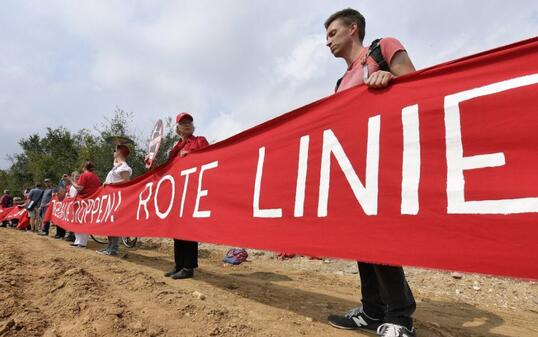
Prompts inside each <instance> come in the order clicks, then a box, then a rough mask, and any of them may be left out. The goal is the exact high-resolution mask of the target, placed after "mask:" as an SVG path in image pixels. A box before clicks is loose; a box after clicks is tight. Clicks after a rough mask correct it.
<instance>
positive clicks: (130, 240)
mask: <svg viewBox="0 0 538 337" xmlns="http://www.w3.org/2000/svg"><path fill="white" fill-rule="evenodd" d="M90 237H91V238H92V240H93V241H95V242H97V243H100V244H103V245H104V244H107V243H108V236H101V235H93V234H92V235H90ZM121 242H122V243H123V245H124V246H125V247H127V248H133V247H134V246H136V243H137V242H138V238H137V237H128V236H122V237H121Z"/></svg>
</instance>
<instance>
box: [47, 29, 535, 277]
mask: <svg viewBox="0 0 538 337" xmlns="http://www.w3.org/2000/svg"><path fill="white" fill-rule="evenodd" d="M335 77H337V76H336V75H335ZM253 108H255V107H253ZM537 127H538V39H537V38H535V39H531V40H527V41H523V42H520V43H516V44H513V45H510V46H506V47H502V48H498V49H495V50H492V51H489V52H485V53H482V54H478V55H475V56H471V57H467V58H463V59H460V60H457V61H453V62H449V63H446V64H441V65H439V66H435V67H432V68H428V69H425V70H421V71H418V72H416V73H413V74H410V75H408V76H404V77H401V78H398V79H397V80H396V81H394V83H393V84H392V85H391V86H390V87H388V88H386V89H384V90H371V89H368V88H367V87H365V86H358V87H355V88H352V89H350V90H346V91H344V92H342V93H339V94H337V95H333V96H330V97H327V98H325V99H322V100H320V101H317V102H314V103H312V104H309V105H307V106H305V107H302V108H300V109H297V110H295V111H292V112H290V113H287V114H285V115H282V116H280V117H278V118H275V119H273V120H270V121H268V122H266V123H263V124H261V125H259V126H257V127H254V128H252V129H249V130H247V131H245V132H242V133H240V134H238V135H236V136H234V137H231V138H229V139H227V140H224V141H222V142H219V143H216V144H214V145H212V146H210V147H208V148H206V149H204V150H201V151H198V152H196V153H192V154H189V155H188V156H187V157H185V158H179V157H178V158H176V159H175V160H173V161H171V162H169V163H167V164H166V165H164V166H161V167H159V168H157V169H155V170H153V171H151V172H149V173H148V174H146V175H144V176H141V177H138V178H137V179H135V180H133V181H131V182H129V183H126V184H122V185H117V186H106V187H103V188H101V189H100V190H99V191H98V192H97V193H96V194H95V195H93V196H92V197H91V198H89V199H77V200H69V199H66V200H64V202H63V203H55V206H54V207H55V208H54V211H53V222H55V223H58V224H60V225H62V226H63V227H65V228H67V229H69V230H74V231H76V232H86V233H97V234H111V235H116V236H118V235H124V236H127V235H129V236H153V237H176V238H183V239H190V240H197V241H203V242H213V243H221V244H230V245H235V246H239V247H255V248H262V249H268V250H273V251H286V252H293V253H302V254H306V255H314V256H331V257H340V258H349V259H358V260H362V261H369V262H376V263H386V264H396V265H414V266H422V267H431V268H441V269H450V270H461V271H470V272H480V273H489V274H497V275H510V276H516V277H524V278H534V279H538V249H537V242H538V214H537V213H538V174H537V169H536V167H538V150H537V149H538V132H537V131H536V129H537ZM206 136H210V135H206Z"/></svg>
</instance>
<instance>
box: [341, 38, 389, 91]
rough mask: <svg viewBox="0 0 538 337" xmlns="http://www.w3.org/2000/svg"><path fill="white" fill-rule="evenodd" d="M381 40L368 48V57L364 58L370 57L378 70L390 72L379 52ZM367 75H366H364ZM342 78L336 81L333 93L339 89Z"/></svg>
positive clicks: (375, 41) (377, 40) (376, 40)
mask: <svg viewBox="0 0 538 337" xmlns="http://www.w3.org/2000/svg"><path fill="white" fill-rule="evenodd" d="M381 40H382V39H375V40H374V41H373V42H372V44H371V45H370V47H369V48H368V55H367V56H366V57H367V58H368V57H371V58H372V59H373V60H374V61H375V63H377V65H378V66H379V70H383V71H390V69H389V65H388V63H387V61H386V60H385V57H384V56H383V53H382V52H381ZM365 75H368V74H365ZM343 78H344V77H340V78H339V79H338V81H336V87H335V88H334V92H336V91H337V90H338V87H340V84H341V83H342V79H343Z"/></svg>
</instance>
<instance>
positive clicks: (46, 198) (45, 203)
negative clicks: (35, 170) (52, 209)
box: [39, 178, 54, 235]
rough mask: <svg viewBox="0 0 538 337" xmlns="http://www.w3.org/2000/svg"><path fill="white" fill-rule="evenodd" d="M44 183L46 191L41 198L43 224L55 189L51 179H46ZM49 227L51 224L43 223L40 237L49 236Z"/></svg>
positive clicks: (40, 216) (40, 215) (40, 211)
mask: <svg viewBox="0 0 538 337" xmlns="http://www.w3.org/2000/svg"><path fill="white" fill-rule="evenodd" d="M43 182H44V183H45V191H44V192H43V197H42V198H41V206H40V208H39V218H40V219H41V221H42V222H43V216H44V215H45V213H46V212H47V209H48V207H49V204H50V201H51V200H52V193H53V192H54V189H53V188H52V182H51V181H50V179H49V178H47V179H45V180H44V181H43ZM49 225H50V224H47V223H42V224H41V231H40V232H39V235H49Z"/></svg>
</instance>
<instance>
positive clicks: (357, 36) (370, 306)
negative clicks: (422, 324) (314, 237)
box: [0, 8, 416, 337]
mask: <svg viewBox="0 0 538 337" xmlns="http://www.w3.org/2000/svg"><path fill="white" fill-rule="evenodd" d="M365 26H366V23H365V18H364V17H363V16H362V14H361V13H359V12H358V11H356V10H354V9H351V8H348V9H344V10H341V11H339V12H336V13H334V14H333V15H331V16H330V17H329V18H328V19H327V20H326V22H325V29H326V42H327V47H329V49H330V51H331V53H332V54H333V55H334V56H335V57H337V58H342V59H344V60H345V62H346V64H347V70H346V72H345V74H344V76H343V77H342V78H340V79H339V80H338V81H337V84H336V88H335V92H340V91H342V90H345V89H348V88H351V87H354V86H357V85H360V84H366V85H367V86H368V87H370V88H372V89H382V88H385V87H387V86H388V85H389V84H390V82H391V81H392V79H394V78H395V77H397V76H401V75H405V74H407V73H410V72H413V71H414V70H415V68H414V66H413V63H412V62H411V60H410V58H409V56H408V54H407V52H406V50H405V48H404V46H403V45H402V44H401V43H400V42H399V41H398V40H397V39H395V38H383V39H378V40H375V41H374V42H373V43H372V44H371V45H370V46H369V47H368V46H364V45H363V40H364V36H365ZM176 133H177V134H178V135H179V137H180V141H179V142H178V143H177V144H176V145H175V146H174V147H173V148H172V150H171V151H170V153H169V159H173V158H176V157H185V156H186V155H188V154H189V153H190V152H191V151H196V150H199V149H202V148H204V147H206V146H208V142H207V140H206V139H205V138H204V137H197V136H194V124H193V117H192V115H191V114H189V113H186V112H183V113H180V114H178V115H177V116H176ZM128 156H129V149H128V147H127V146H125V145H117V146H116V150H115V152H114V157H113V160H114V164H113V167H112V169H111V170H110V172H109V173H108V175H107V177H106V179H105V181H104V184H115V183H119V182H124V181H127V180H129V178H130V176H131V174H132V170H131V168H130V167H129V165H128V164H127V161H126V160H127V158H128ZM93 169H94V166H93V164H92V163H91V162H90V161H88V162H86V163H85V164H84V166H83V170H82V171H83V172H82V174H79V173H78V172H76V171H75V172H73V173H72V174H71V176H68V175H64V176H63V178H62V180H61V181H60V183H59V184H58V185H57V186H53V185H52V182H51V180H50V179H45V180H44V181H43V183H38V184H36V185H35V186H34V188H32V189H31V190H26V191H24V194H23V195H24V197H25V198H26V200H25V201H22V200H18V201H17V200H15V199H14V198H12V197H11V196H10V193H9V191H4V195H3V196H2V198H1V199H0V204H1V206H2V207H4V208H8V207H12V205H13V204H17V203H18V204H19V207H25V208H26V209H27V210H28V215H29V217H30V221H29V228H28V229H27V230H28V231H31V232H36V233H39V234H41V235H48V234H49V227H50V219H48V218H47V210H48V208H49V207H50V202H51V199H52V196H53V194H54V193H56V194H57V195H58V198H59V200H62V199H63V198H64V197H65V196H66V195H67V196H70V197H73V196H76V195H79V196H88V195H91V194H92V193H94V192H95V191H96V190H97V189H98V188H99V187H100V186H101V185H102V184H101V180H100V179H99V177H98V176H97V175H96V174H95V173H94V172H93ZM55 238H57V239H63V240H66V241H73V242H72V243H71V244H70V245H71V246H72V247H76V248H85V247H86V245H87V241H88V234H87V233H65V231H64V230H63V229H62V228H60V227H58V226H57V231H56V236H55ZM118 242H119V238H117V237H109V238H108V246H107V247H106V248H105V249H103V250H100V251H99V253H101V254H105V255H110V256H117V255H118ZM174 261H175V265H174V267H173V268H172V269H171V270H170V271H169V272H167V273H165V276H166V277H171V278H173V279H186V278H192V277H193V276H194V270H195V269H196V268H197V267H198V242H195V241H186V240H181V239H174ZM357 264H358V269H359V275H360V281H361V294H362V306H359V307H357V308H354V309H352V310H350V311H349V312H348V313H346V314H344V315H330V316H329V317H328V321H329V323H330V324H331V325H332V326H334V327H336V328H341V329H361V330H366V331H369V332H373V333H376V334H378V335H379V336H382V337H414V336H415V329H414V327H413V320H412V314H413V312H414V311H415V308H416V304H415V300H414V297H413V294H412V292H411V289H410V287H409V285H408V283H407V281H406V278H405V274H404V271H403V268H402V267H398V266H386V265H380V264H372V263H365V262H361V261H358V262H357Z"/></svg>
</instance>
